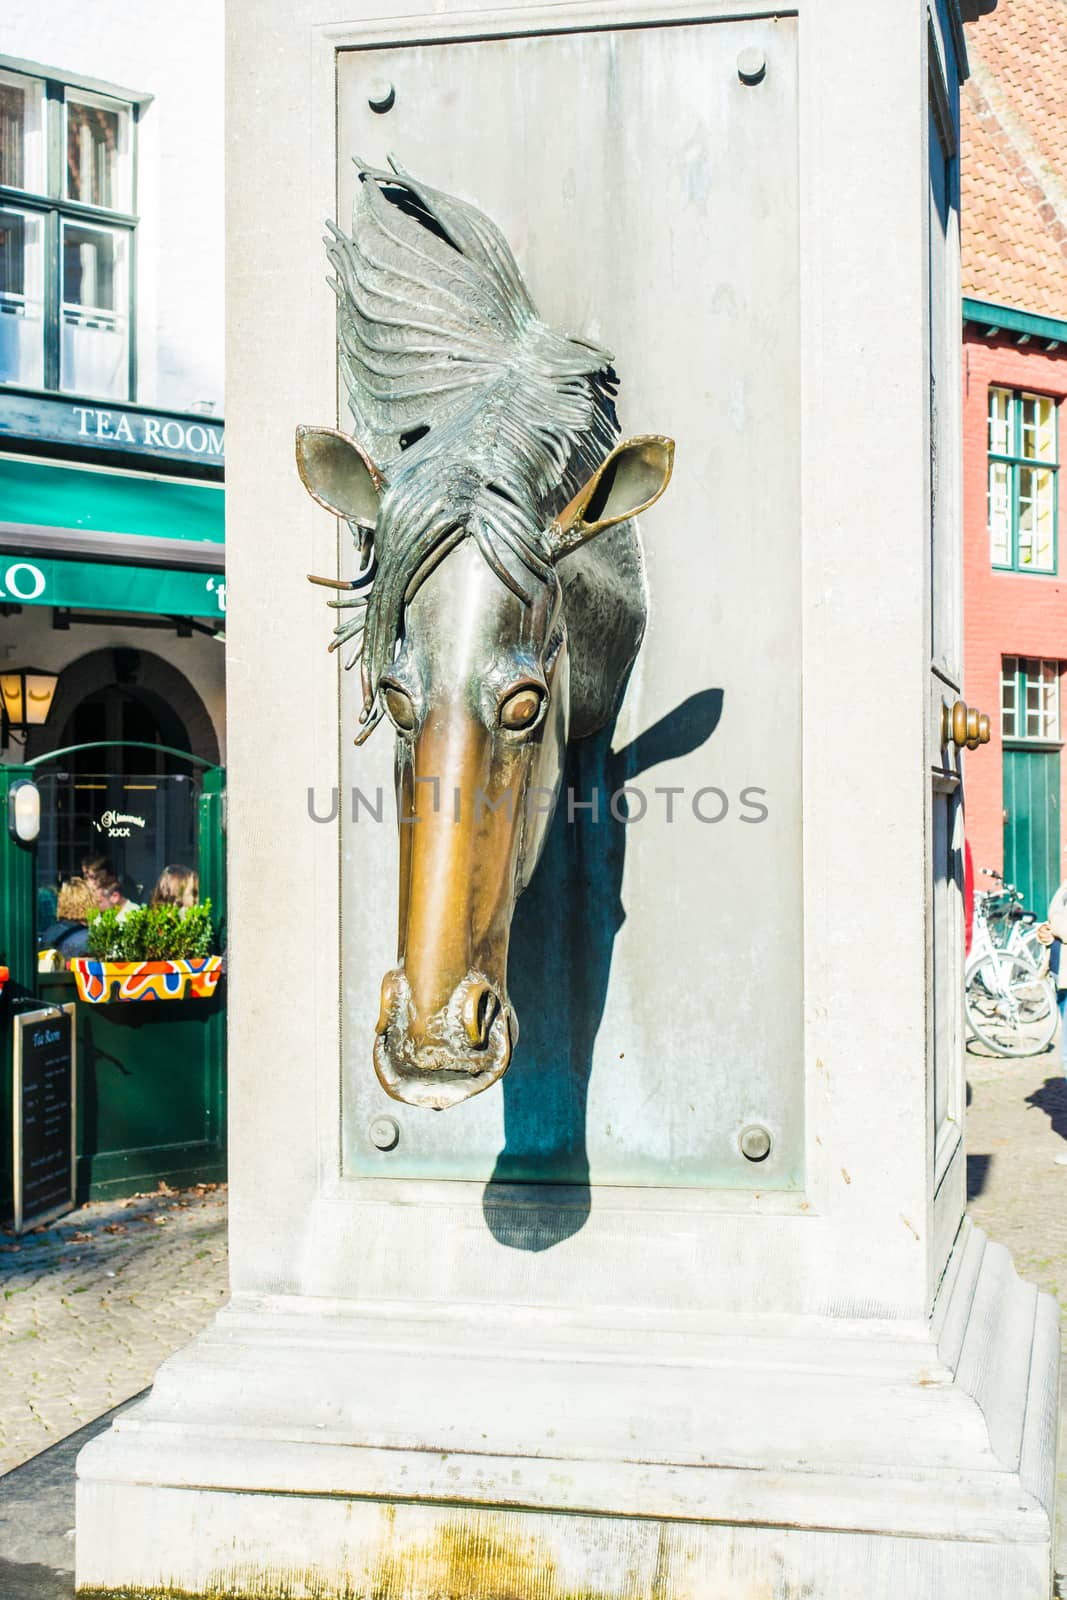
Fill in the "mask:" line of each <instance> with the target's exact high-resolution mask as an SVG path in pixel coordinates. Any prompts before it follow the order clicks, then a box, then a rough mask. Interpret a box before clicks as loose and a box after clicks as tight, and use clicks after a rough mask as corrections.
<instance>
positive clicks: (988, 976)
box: [964, 950, 1058, 1056]
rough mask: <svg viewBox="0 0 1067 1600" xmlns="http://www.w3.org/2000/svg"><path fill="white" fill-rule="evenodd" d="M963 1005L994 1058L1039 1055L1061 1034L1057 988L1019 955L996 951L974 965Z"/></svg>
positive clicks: (972, 1029) (977, 1037)
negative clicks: (1057, 1029) (1058, 1022)
mask: <svg viewBox="0 0 1067 1600" xmlns="http://www.w3.org/2000/svg"><path fill="white" fill-rule="evenodd" d="M964 1005H965V1009H966V1013H967V1023H968V1026H969V1027H970V1029H971V1032H972V1033H973V1034H974V1036H975V1038H976V1039H978V1040H979V1042H980V1043H981V1044H984V1045H985V1046H986V1048H987V1049H989V1050H992V1051H993V1053H994V1055H998V1056H1034V1055H1040V1053H1041V1052H1042V1051H1043V1050H1046V1049H1047V1048H1048V1046H1049V1044H1050V1043H1051V1040H1052V1037H1053V1035H1054V1034H1055V1032H1056V1022H1057V1020H1058V1019H1057V1013H1056V990H1055V987H1054V985H1053V983H1052V981H1051V979H1049V978H1047V977H1042V976H1041V974H1040V973H1039V972H1038V971H1037V969H1036V968H1035V966H1034V964H1033V962H1031V961H1030V960H1029V958H1028V957H1026V956H1023V955H1020V954H1019V953H1017V952H1012V951H1009V950H995V951H993V952H992V954H990V955H983V956H980V957H979V958H978V959H977V960H976V961H974V962H972V964H971V966H969V967H968V969H967V978H966V987H965V989H964Z"/></svg>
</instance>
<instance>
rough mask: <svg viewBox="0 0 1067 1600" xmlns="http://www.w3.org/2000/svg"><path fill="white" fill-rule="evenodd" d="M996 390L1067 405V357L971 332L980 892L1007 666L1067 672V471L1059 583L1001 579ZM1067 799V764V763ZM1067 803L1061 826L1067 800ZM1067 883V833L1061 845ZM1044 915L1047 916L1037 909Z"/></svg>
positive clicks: (967, 583)
mask: <svg viewBox="0 0 1067 1600" xmlns="http://www.w3.org/2000/svg"><path fill="white" fill-rule="evenodd" d="M993 384H1000V385H1003V386H1004V387H1005V388H1011V389H1029V390H1032V391H1034V392H1036V393H1038V394H1051V395H1055V396H1056V397H1057V398H1062V397H1064V396H1067V348H1065V349H1063V350H1060V351H1055V352H1051V353H1046V352H1045V351H1044V350H1043V349H1041V348H1040V346H1037V347H1035V345H1033V344H1026V345H1017V344H1016V343H1015V342H1014V339H1013V338H1012V337H1010V336H1009V337H1003V336H1002V337H997V338H995V339H987V338H985V337H984V336H983V335H982V334H980V333H978V332H976V331H975V330H974V329H972V328H971V327H970V326H967V327H966V328H965V329H964V339H963V640H964V643H963V692H964V697H965V699H966V701H967V704H968V705H969V706H974V707H976V708H977V709H978V710H979V711H987V712H988V713H989V717H990V721H991V723H992V727H993V738H992V741H991V743H990V744H988V745H986V746H985V747H984V748H982V749H980V750H978V751H976V752H974V753H973V754H968V755H966V756H965V758H964V762H965V767H964V774H965V782H966V816H967V837H968V839H969V840H970V843H971V849H972V851H973V853H974V864H975V871H976V878H975V887H976V888H977V889H982V888H988V887H989V880H988V879H987V878H986V879H983V878H982V877H981V876H978V875H977V869H978V868H979V867H997V868H1000V867H1001V866H1002V865H1003V855H1004V825H1003V809H1004V803H1003V793H1002V787H1001V785H1002V773H1001V741H1000V663H1001V657H1002V656H1005V655H1020V656H1044V657H1046V658H1047V659H1050V660H1053V661H1059V662H1060V664H1061V672H1062V668H1063V667H1064V666H1067V467H1064V468H1061V474H1060V476H1061V485H1060V499H1059V523H1058V532H1059V539H1058V565H1059V575H1058V576H1056V577H1052V576H1049V577H1042V576H1040V575H1039V574H1036V573H1013V572H994V571H993V567H992V563H991V561H990V555H989V530H988V526H987V521H986V488H987V470H988V469H987V459H988V458H987V431H986V429H987V422H986V418H987V414H988V392H989V388H990V386H991V385H993ZM1058 453H1059V460H1060V461H1061V462H1062V461H1063V460H1064V457H1065V455H1067V407H1061V408H1060V412H1059V452H1058ZM1060 726H1061V731H1062V730H1063V729H1064V728H1067V683H1065V681H1064V679H1063V677H1062V675H1061V679H1060ZM1060 772H1061V782H1062V783H1063V785H1064V788H1065V790H1067V760H1064V761H1061V766H1060ZM1065 798H1067V795H1064V794H1061V796H1060V817H1061V818H1063V816H1064V800H1065ZM1060 844H1061V849H1065V854H1064V856H1063V858H1062V859H1063V861H1064V871H1063V873H1062V874H1061V876H1062V877H1067V826H1064V827H1063V831H1062V836H1061V840H1060ZM1035 909H1038V910H1043V909H1044V908H1043V907H1035Z"/></svg>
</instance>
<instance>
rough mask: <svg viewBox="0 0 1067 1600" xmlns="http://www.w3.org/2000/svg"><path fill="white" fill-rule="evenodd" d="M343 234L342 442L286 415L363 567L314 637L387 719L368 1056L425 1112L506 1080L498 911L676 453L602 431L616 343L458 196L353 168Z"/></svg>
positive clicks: (541, 826)
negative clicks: (390, 821)
mask: <svg viewBox="0 0 1067 1600" xmlns="http://www.w3.org/2000/svg"><path fill="white" fill-rule="evenodd" d="M356 165H357V167H358V169H359V176H360V184H359V190H358V195H357V200H356V204H355V207H354V212H353V227H352V236H351V238H349V237H346V235H344V234H343V233H342V232H340V231H339V230H338V229H337V228H335V227H333V225H332V224H331V225H330V226H331V237H330V238H329V239H327V241H326V244H327V252H328V255H329V258H330V261H331V263H332V265H333V267H334V269H335V272H336V275H337V276H336V278H335V279H333V280H331V281H332V283H333V287H334V289H335V291H336V294H337V298H338V347H339V355H340V362H341V368H342V372H343V374H344V378H345V382H346V386H347V388H348V393H349V404H350V410H351V414H352V418H353V425H354V426H353V436H352V437H349V436H348V435H346V434H344V433H341V432H339V431H338V430H336V429H332V428H300V429H298V430H297V442H296V449H297V464H298V468H299V471H300V475H301V478H302V479H303V482H304V484H305V486H306V487H307V489H308V490H309V492H310V493H311V495H312V496H313V497H314V499H315V500H317V501H318V503H319V504H320V505H322V506H324V507H325V508H326V509H327V510H329V511H331V512H333V513H334V514H335V515H337V516H340V517H343V518H345V519H346V520H347V521H348V523H349V525H350V527H351V529H352V533H353V536H354V538H355V541H356V544H357V548H358V552H359V557H360V571H359V574H358V575H357V576H356V577H355V578H354V579H352V580H335V579H319V578H315V579H312V581H313V582H323V583H328V584H331V585H333V586H334V587H336V588H339V589H342V590H345V591H347V592H346V594H345V595H344V596H343V597H342V598H341V599H339V600H336V601H333V602H331V603H332V604H333V605H335V606H337V607H339V608H341V609H342V610H350V611H351V612H352V613H353V614H352V615H351V616H350V617H348V618H346V619H345V620H344V621H342V623H341V625H340V626H339V627H338V628H337V630H336V638H335V640H334V643H333V644H332V645H331V647H330V648H331V649H333V648H336V647H337V646H342V647H343V646H350V654H349V658H348V660H347V661H346V666H348V667H351V666H353V665H354V664H355V662H356V661H357V660H358V661H359V662H360V666H361V674H362V688H363V709H362V712H361V715H360V722H361V724H362V728H361V731H360V733H359V734H358V737H357V743H359V742H362V740H363V739H365V738H366V737H367V736H368V734H369V733H370V732H371V731H372V729H373V728H374V727H375V725H376V724H377V723H378V722H379V721H380V720H381V719H382V718H383V717H388V719H389V720H390V721H391V722H392V724H393V727H394V730H395V734H396V766H397V802H398V808H399V817H400V823H401V827H400V925H399V939H398V945H399V948H398V964H397V966H396V967H395V968H394V969H393V971H391V972H389V973H387V974H386V976H385V978H384V980H383V983H382V991H381V1010H380V1015H379V1017H378V1022H377V1027H376V1037H375V1044H374V1065H375V1070H376V1071H377V1074H378V1077H379V1079H380V1081H381V1083H382V1086H383V1087H384V1088H385V1090H386V1092H387V1093H388V1094H390V1095H392V1096H393V1097H394V1098H395V1099H397V1100H403V1101H406V1102H407V1103H409V1104H411V1105H420V1106H429V1107H432V1108H434V1109H437V1110H441V1109H444V1108H445V1107H448V1106H452V1105H455V1104H456V1103H458V1102H459V1101H461V1100H465V1099H469V1098H470V1097H471V1096H472V1095H475V1094H478V1093H480V1092H481V1091H482V1090H483V1089H486V1088H488V1087H489V1085H490V1084H492V1083H495V1082H496V1081H497V1079H498V1078H500V1077H501V1075H502V1074H503V1073H504V1071H505V1070H506V1068H507V1066H508V1063H509V1061H510V1059H511V1054H512V1050H513V1047H514V1044H515V1041H516V1039H517V1037H518V1026H517V1021H516V1018H515V1016H514V1013H513V1010H512V1008H511V1006H510V1004H509V1001H508V992H507V961H508V940H509V935H510V931H511V920H512V913H513V911H514V907H515V902H516V899H517V897H518V895H519V894H520V893H521V892H522V890H523V888H524V887H525V886H526V884H527V883H528V882H529V879H530V877H531V874H532V873H533V870H534V868H535V866H536V865H537V861H538V858H539V856H540V853H541V849H542V846H543V844H544V840H545V836H546V833H547V830H548V825H549V821H550V818H551V812H552V809H553V806H554V803H555V799H556V796H557V794H558V792H559V788H560V783H561V775H562V771H563V758H564V752H565V749H566V745H567V741H568V739H577V738H583V737H585V736H587V735H589V734H591V733H594V732H596V731H597V729H599V728H601V727H603V726H604V725H605V724H606V723H608V722H609V721H610V719H611V718H612V717H613V715H614V714H615V711H616V710H617V707H618V703H619V700H620V698H621V695H622V691H623V688H624V686H625V682H626V678H627V674H628V673H629V670H630V667H631V666H632V664H633V661H634V658H635V656H636V654H637V651H638V648H639V646H640V643H641V638H642V635H643V632H644V625H645V615H646V591H645V582H644V572H643V564H642V557H641V548H640V544H639V541H638V536H637V530H636V528H635V526H634V524H633V523H632V522H631V521H630V520H629V519H630V518H632V517H634V516H635V515H636V514H637V513H638V512H640V511H643V510H645V509H646V508H647V507H648V506H650V505H652V503H653V502H654V501H655V500H657V499H658V498H659V496H660V495H661V494H662V492H663V490H664V489H665V488H666V486H667V482H668V480H669V478H670V474H671V466H672V461H673V448H674V447H673V444H672V442H671V441H670V440H669V439H665V438H663V437H662V436H659V435H645V436H641V437H639V438H634V439H630V440H628V441H627V442H626V443H623V444H618V443H617V442H616V441H617V438H618V433H619V427H618V421H617V419H616V415H615V406H614V394H615V391H616V387H617V379H616V376H615V373H614V371H613V369H612V364H611V363H612V357H611V356H610V355H609V354H608V352H607V351H605V350H602V349H599V348H598V347H597V346H595V345H593V344H590V343H588V342H587V341H585V340H582V339H577V338H571V337H569V336H567V335H565V334H561V333H557V332H554V331H553V330H552V329H550V328H548V327H547V326H546V325H545V324H544V323H543V322H542V321H541V320H540V319H539V317H538V315H537V312H536V310H535V309H534V306H533V303H532V301H531V299H530V296H529V294H528V292H527V289H526V286H525V284H524V282H523V280H522V277H521V276H520V273H519V269H518V267H517V266H516V263H515V260H514V258H513V256H512V254H511V251H510V249H509V248H508V245H507V243H506V242H505V240H504V238H503V236H502V235H501V233H500V231H499V230H498V229H497V228H496V227H495V226H494V224H493V223H492V222H490V221H489V219H488V218H487V217H485V216H483V215H482V214H481V213H480V212H479V211H477V210H475V208H474V207H473V206H471V205H468V204H466V203H465V202H462V201H460V200H457V199H455V198H453V197H451V196H449V195H446V194H442V193H440V192H438V191H436V190H434V189H431V188H430V187H428V186H427V185H426V184H424V183H421V182H417V181H416V180H415V179H414V178H412V177H411V176H410V175H409V174H407V173H405V172H403V171H402V170H401V169H400V167H399V166H398V165H397V164H396V163H395V162H393V161H391V166H392V170H391V171H388V172H386V171H380V170H377V169H375V168H373V167H369V166H367V165H365V164H364V163H362V162H358V161H357V163H356Z"/></svg>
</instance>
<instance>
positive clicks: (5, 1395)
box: [0, 1185, 228, 1473]
mask: <svg viewBox="0 0 1067 1600" xmlns="http://www.w3.org/2000/svg"><path fill="white" fill-rule="evenodd" d="M227 1294H228V1288H227V1279H226V1191H225V1188H218V1187H216V1186H214V1185H212V1186H211V1187H210V1188H204V1187H200V1188H197V1189H187V1190H183V1191H178V1190H170V1191H167V1192H165V1193H158V1194H153V1195H143V1196H137V1197H136V1198H134V1199H129V1200H112V1201H106V1202H102V1203H98V1204H94V1205H88V1206H83V1207H82V1208H81V1209H80V1210H79V1211H75V1212H73V1213H72V1214H71V1215H70V1216H66V1217H63V1218H61V1219H60V1221H59V1222H57V1223H55V1224H53V1225H52V1226H51V1227H49V1228H46V1229H44V1230H42V1231H40V1232H38V1233H29V1234H24V1235H23V1236H22V1238H21V1239H17V1238H16V1237H15V1236H14V1234H11V1233H8V1232H2V1233H0V1296H2V1300H0V1473H4V1472H8V1471H10V1469H11V1468H12V1467H16V1466H18V1465H19V1463H20V1462H23V1461H27V1460H29V1458H30V1457H31V1456H35V1455H36V1454H37V1453H38V1451H41V1450H46V1449H47V1448H48V1447H49V1445H53V1444H56V1443H57V1441H58V1440H60V1439H63V1438H65V1437H66V1435H67V1434H69V1433H73V1432H74V1431H75V1430H76V1429H78V1428H80V1427H82V1425H83V1424H84V1423H87V1422H91V1421H92V1420H93V1419H94V1418H96V1417H98V1416H100V1415H102V1413H103V1412H105V1411H110V1410H111V1408H112V1407H113V1406H117V1405H118V1404H120V1402H121V1401H123V1400H128V1399H129V1398H130V1397H131V1395H135V1394H137V1393H139V1391H140V1390H142V1389H144V1388H146V1387H147V1386H148V1385H149V1384H150V1383H151V1381H152V1377H153V1375H154V1373H155V1370H156V1368H157V1367H158V1366H159V1364H160V1362H161V1361H162V1360H163V1359H164V1357H165V1356H168V1355H170V1354H171V1353H172V1352H173V1351H175V1350H177V1349H179V1348H180V1347H181V1346H182V1345H183V1344H186V1343H187V1342H188V1341H189V1339H191V1338H192V1336H193V1334H194V1333H196V1332H198V1330H199V1329H200V1328H202V1327H203V1326H204V1324H205V1323H206V1322H207V1321H208V1320H209V1319H210V1317H211V1316H212V1315H213V1313H214V1312H215V1311H216V1310H217V1309H218V1307H219V1306H221V1305H223V1304H224V1303H225V1299H226V1296H227Z"/></svg>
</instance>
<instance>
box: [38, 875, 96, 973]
mask: <svg viewBox="0 0 1067 1600" xmlns="http://www.w3.org/2000/svg"><path fill="white" fill-rule="evenodd" d="M96 908H97V903H96V897H95V895H94V893H93V891H92V889H91V888H90V887H89V885H88V884H87V883H86V881H85V879H84V878H68V879H67V881H66V883H64V884H62V885H61V886H60V890H59V895H58V897H57V900H56V920H55V921H54V922H53V923H52V924H51V926H50V927H47V928H46V929H45V930H44V932H43V933H42V934H41V937H40V939H39V940H38V948H39V949H40V950H55V951H58V953H59V955H60V956H61V957H62V959H63V960H64V961H66V960H67V959H68V958H69V957H70V956H83V955H85V954H86V953H87V951H88V949H89V914H90V912H92V911H95V910H96Z"/></svg>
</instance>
